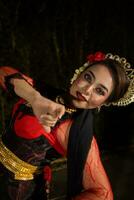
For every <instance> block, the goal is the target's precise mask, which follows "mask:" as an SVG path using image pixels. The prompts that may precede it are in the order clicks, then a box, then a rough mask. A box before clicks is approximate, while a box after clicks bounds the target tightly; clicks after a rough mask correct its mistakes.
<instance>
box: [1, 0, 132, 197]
mask: <svg viewBox="0 0 134 200" xmlns="http://www.w3.org/2000/svg"><path fill="white" fill-rule="evenodd" d="M133 26H134V2H133V0H127V1H125V2H123V1H120V0H119V1H118V0H117V1H114V0H113V1H103V0H102V1H97V0H92V1H91V0H82V1H78V0H55V1H54V0H53V1H52V0H36V1H35V0H11V1H9V0H0V66H4V65H6V66H12V67H15V68H17V69H19V70H20V71H21V72H23V73H26V74H28V75H30V76H31V77H33V78H36V79H43V80H45V81H46V82H47V83H49V84H52V85H54V86H57V87H60V88H64V87H66V85H67V83H68V82H69V80H70V77H71V76H72V74H73V71H74V69H75V68H78V67H79V66H81V65H82V64H83V62H84V61H85V58H86V56H87V54H89V53H94V52H96V51H103V52H104V53H108V52H111V53H113V54H118V55H120V56H121V57H126V58H127V60H128V61H129V62H130V63H131V65H132V67H133V64H134V49H133V48H134V28H133ZM0 96H1V102H0V109H1V130H2V129H3V127H4V128H5V121H6V120H7V117H8V115H9V113H10V110H11V105H12V99H10V103H9V99H8V100H7V98H6V96H5V95H4V94H3V92H2V91H1V95H0ZM133 123H134V104H131V105H129V106H126V107H121V108H119V107H112V106H111V107H108V108H102V109H101V111H100V113H99V114H98V115H96V118H95V134H96V137H97V140H98V143H99V146H100V149H101V150H102V152H109V153H110V155H111V154H114V155H115V154H116V153H117V152H122V154H120V155H123V154H124V152H125V153H126V152H128V151H130V150H133V147H134V125H133ZM117 155H118V153H117ZM113 157H114V156H113ZM108 158H111V157H108ZM114 158H115V157H114ZM120 158H121V156H120ZM127 158H128V157H127ZM117 160H118V159H117ZM130 160H131V162H132V159H131V158H130ZM109 163H110V162H109ZM120 163H121V162H120ZM130 165H131V164H130V161H129V162H128V160H127V161H126V162H125V165H124V168H127V166H130ZM131 166H132V165H131ZM113 168H114V167H113ZM119 168H120V167H119ZM114 169H115V168H114ZM108 170H109V167H108ZM115 171H116V170H115ZM118 172H119V169H118ZM109 173H110V172H109ZM116 173H117V171H116ZM133 174H134V173H133ZM114 175H115V174H114ZM114 175H113V177H114ZM110 176H111V179H112V184H113V185H114V189H115V190H117V191H118V187H115V185H117V184H116V183H115V180H114V178H113V177H112V175H110ZM122 176H125V174H124V175H123V174H122ZM126 193H127V192H126ZM128 193H129V192H128ZM122 199H123V198H122ZM127 199H128V198H127ZM117 200H118V199H117Z"/></svg>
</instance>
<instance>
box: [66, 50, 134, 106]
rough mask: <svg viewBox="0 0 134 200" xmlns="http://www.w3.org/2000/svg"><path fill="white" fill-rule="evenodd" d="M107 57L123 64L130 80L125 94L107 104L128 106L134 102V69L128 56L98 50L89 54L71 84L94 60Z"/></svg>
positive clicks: (76, 71)
mask: <svg viewBox="0 0 134 200" xmlns="http://www.w3.org/2000/svg"><path fill="white" fill-rule="evenodd" d="M105 59H112V60H116V61H117V62H119V63H121V64H122V67H123V68H124V71H125V73H126V76H127V78H128V80H129V81H130V83H129V87H128V89H127V92H126V93H125V94H124V96H123V97H122V98H120V99H119V100H118V101H114V102H111V103H108V104H105V106H109V105H114V106H126V105H128V104H130V103H132V102H134V69H132V68H131V65H130V63H128V62H127V60H126V58H123V57H119V56H118V55H113V54H111V53H108V54H106V55H105V54H103V53H102V52H96V53H95V54H90V55H88V56H87V60H88V61H87V62H86V63H85V64H84V65H83V66H81V67H80V68H79V69H76V70H75V73H74V76H73V78H72V79H71V81H70V82H71V84H72V83H73V82H74V81H75V80H76V79H77V77H78V76H79V75H80V74H81V73H82V72H83V71H84V70H85V69H86V68H87V67H88V66H89V65H90V64H92V63H93V62H97V61H102V60H105Z"/></svg>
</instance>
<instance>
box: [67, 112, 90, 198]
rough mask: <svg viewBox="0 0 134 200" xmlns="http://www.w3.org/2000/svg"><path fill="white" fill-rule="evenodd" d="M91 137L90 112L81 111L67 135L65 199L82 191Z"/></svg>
mask: <svg viewBox="0 0 134 200" xmlns="http://www.w3.org/2000/svg"><path fill="white" fill-rule="evenodd" d="M92 136H93V116H92V111H91V110H83V111H81V113H80V114H79V115H78V116H77V117H76V119H75V120H74V123H73V124H72V127H71V129H70V133H69V141H68V154H67V158H68V161H67V170H68V185H67V195H68V196H67V199H70V198H71V197H74V196H76V195H78V194H79V193H80V192H81V191H82V189H83V187H82V179H83V170H84V166H85V162H86V158H87V154H88V152H89V149H90V146H91V141H92Z"/></svg>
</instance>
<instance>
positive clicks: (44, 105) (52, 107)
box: [31, 94, 65, 132]
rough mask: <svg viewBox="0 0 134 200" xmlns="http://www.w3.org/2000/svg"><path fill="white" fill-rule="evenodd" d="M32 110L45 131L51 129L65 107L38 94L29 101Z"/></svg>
mask: <svg viewBox="0 0 134 200" xmlns="http://www.w3.org/2000/svg"><path fill="white" fill-rule="evenodd" d="M31 106H32V108H33V112H34V114H35V115H36V117H37V118H38V120H39V121H40V123H41V124H42V125H43V127H44V128H45V130H46V131H47V132H50V131H51V127H53V126H54V125H55V124H56V122H57V121H58V119H60V118H61V117H62V115H63V114H64V113H65V107H64V106H63V105H61V104H57V103H55V102H54V101H51V100H49V99H47V98H45V97H43V96H41V95H40V94H38V96H37V97H36V99H34V101H33V102H32V103H31Z"/></svg>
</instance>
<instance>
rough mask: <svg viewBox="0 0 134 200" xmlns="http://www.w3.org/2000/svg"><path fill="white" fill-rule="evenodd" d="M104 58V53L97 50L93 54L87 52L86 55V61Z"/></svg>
mask: <svg viewBox="0 0 134 200" xmlns="http://www.w3.org/2000/svg"><path fill="white" fill-rule="evenodd" d="M105 58H106V55H105V54H104V53H102V52H100V51H98V52H96V53H95V54H89V55H88V56H87V61H89V62H90V63H92V62H96V61H101V60H104V59H105Z"/></svg>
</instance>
